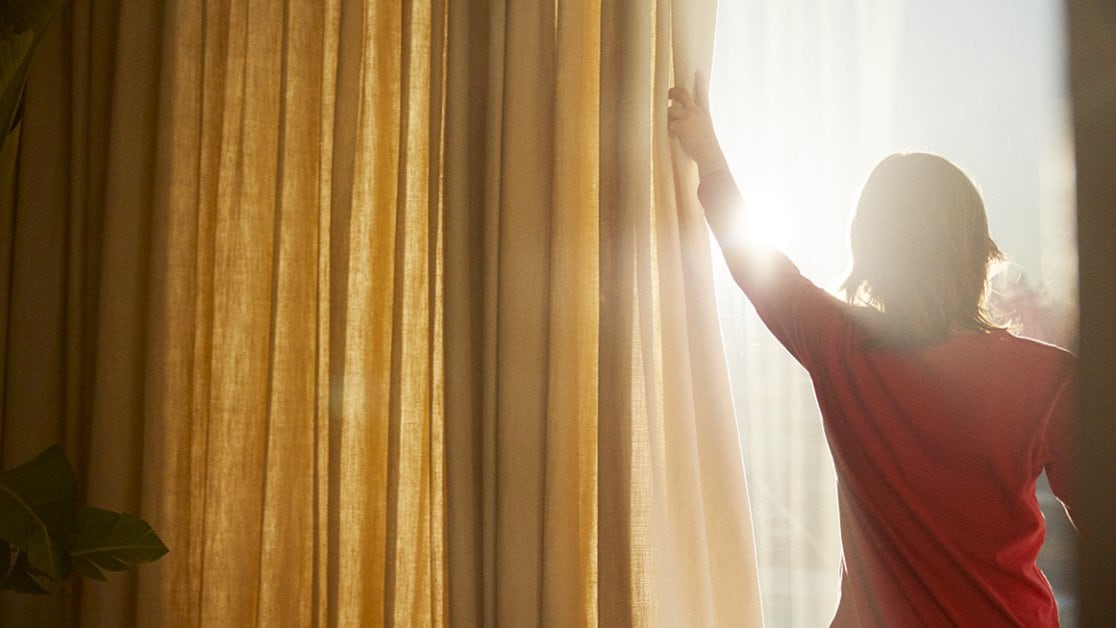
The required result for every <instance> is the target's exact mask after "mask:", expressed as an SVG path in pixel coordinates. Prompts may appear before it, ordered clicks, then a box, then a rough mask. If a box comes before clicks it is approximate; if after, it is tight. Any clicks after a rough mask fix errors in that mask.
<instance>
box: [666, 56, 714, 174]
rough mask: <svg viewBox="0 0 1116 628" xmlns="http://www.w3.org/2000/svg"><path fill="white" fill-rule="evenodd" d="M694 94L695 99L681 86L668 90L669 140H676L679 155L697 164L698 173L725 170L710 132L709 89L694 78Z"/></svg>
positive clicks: (699, 79)
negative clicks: (669, 103)
mask: <svg viewBox="0 0 1116 628" xmlns="http://www.w3.org/2000/svg"><path fill="white" fill-rule="evenodd" d="M694 91H695V92H696V98H695V97H693V96H691V95H690V92H688V91H686V89H685V88H682V87H672V88H670V93H669V94H668V96H669V98H670V100H671V101H673V102H672V103H671V105H670V107H669V108H668V109H667V120H668V121H669V122H668V125H669V126H668V128H669V129H670V135H671V137H676V138H678V143H679V144H681V146H682V152H684V153H686V156H687V157H689V158H690V159H693V160H694V161H695V162H697V166H698V173H699V174H702V175H704V174H705V173H707V172H715V171H717V170H723V169H727V168H728V164H726V163H725V156H724V153H722V152H721V145H720V143H718V142H717V134H716V133H715V132H714V131H713V118H712V117H710V115H709V89H708V87H707V86H706V84H705V81H704V80H703V79H702V77H701V76H700V75H698V77H697V80H696V81H695V85H694Z"/></svg>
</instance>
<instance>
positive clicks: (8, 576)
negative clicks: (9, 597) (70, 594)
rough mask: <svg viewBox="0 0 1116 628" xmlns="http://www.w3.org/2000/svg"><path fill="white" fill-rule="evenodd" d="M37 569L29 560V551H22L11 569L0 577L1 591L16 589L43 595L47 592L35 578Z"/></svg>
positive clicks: (20, 591)
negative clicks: (34, 574)
mask: <svg viewBox="0 0 1116 628" xmlns="http://www.w3.org/2000/svg"><path fill="white" fill-rule="evenodd" d="M34 571H35V569H34V568H33V567H31V563H30V562H29V561H28V560H27V552H24V551H20V552H19V553H18V554H17V556H16V559H15V562H14V563H13V564H12V565H11V569H7V571H6V573H4V574H3V577H2V578H0V591H3V590H5V589H8V590H12V591H15V592H16V593H31V594H34V595H42V594H44V593H46V592H47V590H46V589H44V588H43V587H42V586H40V585H39V583H38V582H36V581H35V578H33V577H32V573H34Z"/></svg>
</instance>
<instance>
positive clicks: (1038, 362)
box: [988, 330, 1077, 374]
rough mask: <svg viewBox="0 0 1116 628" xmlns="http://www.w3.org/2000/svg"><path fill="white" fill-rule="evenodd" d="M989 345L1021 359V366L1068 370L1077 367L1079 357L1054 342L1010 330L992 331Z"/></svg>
mask: <svg viewBox="0 0 1116 628" xmlns="http://www.w3.org/2000/svg"><path fill="white" fill-rule="evenodd" d="M988 336H989V345H990V346H991V347H993V349H994V350H996V351H999V352H1002V353H1005V354H1007V355H1009V356H1010V357H1013V358H1015V359H1017V360H1019V366H1020V367H1031V368H1047V369H1050V368H1054V369H1057V370H1064V371H1067V374H1068V372H1070V371H1072V370H1073V369H1074V368H1076V365H1077V357H1076V356H1075V355H1073V354H1072V353H1070V352H1069V351H1068V350H1066V349H1064V348H1062V347H1059V346H1057V345H1054V344H1050V343H1047V342H1043V341H1041V340H1035V339H1034V338H1027V337H1024V336H1017V335H1015V334H1013V333H1011V332H1009V331H1006V330H1000V331H994V332H990V333H989V334H988Z"/></svg>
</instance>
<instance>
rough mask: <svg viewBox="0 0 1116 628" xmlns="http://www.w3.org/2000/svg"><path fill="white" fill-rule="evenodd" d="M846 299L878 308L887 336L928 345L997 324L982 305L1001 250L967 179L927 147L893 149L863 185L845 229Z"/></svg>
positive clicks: (988, 329) (980, 203)
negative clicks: (993, 263)
mask: <svg viewBox="0 0 1116 628" xmlns="http://www.w3.org/2000/svg"><path fill="white" fill-rule="evenodd" d="M850 244H851V248H852V267H851V270H850V271H849V274H848V277H846V278H845V281H844V283H843V284H842V286H841V288H842V290H843V291H844V293H845V296H846V298H847V300H848V301H849V303H852V304H854V305H868V306H872V307H874V308H876V309H877V310H879V311H880V312H882V313H883V317H882V319H883V321H884V329H885V330H886V332H885V335H886V336H887V338H886V340H887V341H890V342H898V343H900V344H926V343H933V342H937V341H940V340H944V339H945V338H946V337H948V336H949V335H950V334H951V333H952V332H955V331H960V330H965V331H976V332H983V331H990V330H993V329H998V326H997V325H996V324H994V323H993V321H992V319H991V317H990V315H989V313H988V311H987V309H986V308H985V303H984V295H985V289H986V285H987V278H988V265H989V263H990V262H991V261H993V260H997V259H1000V258H1001V257H1002V254H1001V253H1000V249H999V248H998V247H997V246H996V243H995V242H993V241H992V238H991V237H989V235H988V217H987V216H986V214H985V211H984V202H983V201H982V200H981V197H980V193H979V192H977V189H976V187H975V186H973V183H972V181H970V180H969V177H967V176H966V175H965V173H964V172H962V171H961V169H960V168H958V167H957V166H955V165H953V164H952V163H950V162H949V161H948V160H946V159H943V158H942V157H938V156H937V155H930V154H926V153H905V154H895V155H891V156H889V157H887V158H885V159H884V160H883V161H881V162H880V163H879V165H877V166H876V168H875V169H874V170H873V171H872V174H871V175H869V177H868V180H867V181H866V182H865V184H864V189H863V190H862V192H861V195H860V201H859V203H858V204H857V208H856V215H855V216H854V217H853V221H852V227H851V230H850Z"/></svg>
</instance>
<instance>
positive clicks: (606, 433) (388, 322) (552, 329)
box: [0, 0, 759, 626]
mask: <svg viewBox="0 0 1116 628" xmlns="http://www.w3.org/2000/svg"><path fill="white" fill-rule="evenodd" d="M630 4H631V3H622V2H617V1H615V0H552V1H550V2H539V3H519V2H497V1H490V2H474V3H449V2H445V1H444V0H426V1H417V0H416V1H409V2H402V3H395V2H382V1H378V0H369V1H366V2H341V1H340V0H329V1H327V2H324V3H296V2H285V3H279V4H276V3H271V2H262V1H260V0H210V1H206V2H201V1H200V0H193V1H190V0H181V1H179V2H173V3H165V4H160V3H146V2H124V3H120V4H119V5H116V4H112V3H109V4H101V3H93V2H87V1H81V0H75V2H73V3H71V4H70V5H69V6H68V7H67V8H66V9H65V10H64V12H63V14H62V15H61V16H60V18H59V20H58V22H57V23H56V25H55V30H54V31H53V32H52V34H51V35H50V38H49V39H48V40H46V43H45V44H44V52H43V54H41V55H40V59H39V60H37V61H36V64H37V65H36V68H37V69H36V70H35V71H34V72H33V76H32V80H31V83H30V84H29V86H28V96H27V106H26V120H25V123H24V127H23V129H22V132H23V133H24V143H23V146H22V148H21V153H20V172H21V177H22V178H21V180H20V184H19V189H18V195H19V198H18V203H17V206H16V208H15V211H14V215H13V216H11V217H10V218H11V224H12V231H11V239H10V242H9V243H7V244H6V245H10V247H11V248H10V250H11V260H12V272H11V276H12V283H11V286H10V288H9V294H8V295H7V304H8V307H9V308H10V311H9V316H8V328H7V334H6V341H7V347H8V348H7V352H6V354H5V365H6V366H5V368H6V371H5V373H6V375H5V381H4V395H5V396H4V404H5V405H4V415H3V442H2V446H3V461H4V463H5V464H11V463H14V462H16V461H18V460H20V459H23V458H26V457H28V456H30V455H31V454H33V453H34V452H35V451H37V450H38V449H40V448H42V447H45V446H46V445H48V444H49V443H51V442H53V441H61V442H63V443H64V445H65V447H66V450H67V452H68V453H69V454H70V456H71V458H72V459H74V460H75V461H76V462H77V463H78V464H77V466H78V470H79V473H80V474H81V475H82V477H84V478H87V479H86V482H87V486H86V490H85V495H84V496H85V497H86V498H87V499H88V501H89V502H90V503H93V504H96V505H98V506H103V507H107V508H114V509H121V510H126V511H130V512H133V513H136V514H138V515H140V516H142V517H144V518H146V519H148V520H149V521H150V522H151V523H152V525H153V527H154V528H155V529H156V530H157V531H158V532H159V534H160V535H161V536H162V538H163V539H164V541H165V542H166V544H167V545H168V547H170V553H169V554H168V555H167V556H165V557H164V558H163V559H161V560H160V561H158V562H156V563H154V564H152V565H144V566H141V567H139V568H138V569H136V570H135V571H132V572H129V573H126V574H114V575H113V578H112V581H111V582H110V583H108V584H104V583H83V584H81V585H79V586H78V587H77V588H75V589H74V590H73V592H72V593H69V594H66V593H57V594H55V595H54V596H51V597H48V598H45V599H40V600H25V599H17V598H14V597H12V596H10V595H3V596H0V617H3V619H4V620H5V623H6V622H7V620H8V619H9V618H14V619H18V620H20V622H25V623H26V622H30V623H31V624H32V625H34V624H35V623H36V622H38V623H39V624H41V625H54V624H58V623H78V624H81V625H114V624H136V625H151V626H159V625H174V626H177V625H183V626H225V625H227V626H234V625H235V626H244V625H253V624H255V625H288V624H293V625H416V624H417V625H444V624H447V623H449V624H452V625H496V624H507V625H531V624H544V625H557V626H565V625H591V624H600V625H677V624H679V623H683V624H690V625H692V624H695V623H696V624H705V625H715V624H720V625H725V624H731V625H754V624H756V623H758V621H759V614H758V610H759V607H758V597H757V596H756V595H755V588H756V585H755V577H754V568H753V566H752V563H753V561H752V557H751V548H752V541H751V537H750V529H749V524H748V514H747V502H746V492H745V488H744V482H743V470H742V468H741V462H740V453H739V450H738V446H737V444H736V443H737V439H736V435H735V432H734V431H733V430H734V428H733V420H732V408H731V402H730V401H729V399H730V398H729V396H728V393H727V390H728V388H727V382H726V381H725V373H724V358H723V356H722V355H720V353H719V351H720V349H719V336H718V331H717V327H716V319H715V316H713V314H712V313H713V303H712V298H713V294H712V289H711V287H710V286H709V280H708V274H709V262H708V255H709V252H708V242H707V240H706V236H705V227H704V223H703V222H702V220H701V216H700V210H699V209H698V208H697V207H696V205H695V203H696V199H695V198H694V196H693V189H692V188H693V184H694V177H693V173H692V172H690V173H688V174H687V173H686V172H684V171H682V170H677V171H676V170H675V169H674V167H673V165H672V164H673V163H674V162H673V158H672V156H671V152H670V151H671V148H670V142H669V140H668V138H667V136H666V124H665V115H666V114H665V109H666V105H667V103H666V99H665V96H666V91H667V88H668V87H669V85H670V83H671V72H672V70H671V63H672V49H673V50H674V51H675V53H678V50H679V48H678V46H679V45H681V44H679V42H680V41H687V38H690V40H689V41H691V42H693V41H697V40H695V39H693V38H700V37H709V36H710V32H709V31H708V29H707V27H697V28H695V29H694V30H693V31H689V32H688V33H689V34H679V33H678V32H672V28H673V26H672V24H673V22H672V20H673V19H674V14H672V10H675V9H676V6H682V5H684V4H687V3H681V2H679V3H671V2H669V1H667V0H660V1H659V2H656V3H646V4H645V6H629V5H630ZM635 4H636V5H638V4H639V3H635ZM672 5H675V6H672ZM694 6H697V5H694ZM702 6H704V7H705V10H708V9H709V7H712V6H713V5H712V3H709V2H704V3H702ZM682 56H683V57H685V55H682ZM696 56H700V54H697V55H696ZM689 58H691V59H692V58H695V55H691V57H689ZM675 61H677V59H675ZM686 63H687V64H689V63H691V62H689V61H687V62H686ZM694 63H695V64H697V65H700V64H701V63H706V65H707V60H706V61H704V62H694ZM683 70H684V71H685V72H686V73H689V72H690V68H689V67H687V68H678V67H676V71H678V72H682V71H683ZM687 186H688V187H687ZM0 234H2V232H0Z"/></svg>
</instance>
